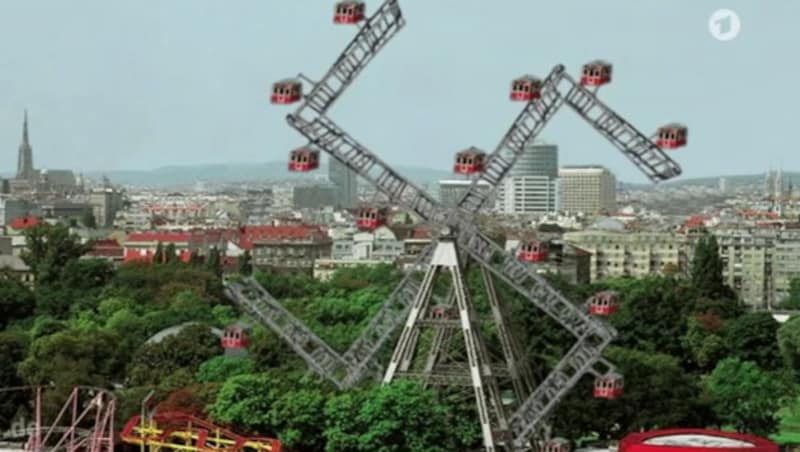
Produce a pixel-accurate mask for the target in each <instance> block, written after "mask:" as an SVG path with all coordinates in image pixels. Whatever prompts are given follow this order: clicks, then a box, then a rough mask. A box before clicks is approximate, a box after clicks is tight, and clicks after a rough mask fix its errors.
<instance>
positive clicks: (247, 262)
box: [239, 250, 253, 275]
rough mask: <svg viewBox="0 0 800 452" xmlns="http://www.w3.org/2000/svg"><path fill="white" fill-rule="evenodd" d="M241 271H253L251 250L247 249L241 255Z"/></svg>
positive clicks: (245, 272)
mask: <svg viewBox="0 0 800 452" xmlns="http://www.w3.org/2000/svg"><path fill="white" fill-rule="evenodd" d="M239 273H241V274H243V275H249V274H251V273H253V263H252V258H251V257H250V250H245V251H244V254H242V255H241V256H240V257H239Z"/></svg>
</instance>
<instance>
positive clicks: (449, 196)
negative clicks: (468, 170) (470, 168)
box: [439, 179, 494, 208]
mask: <svg viewBox="0 0 800 452" xmlns="http://www.w3.org/2000/svg"><path fill="white" fill-rule="evenodd" d="M471 186H472V180H471V179H447V180H440V181H439V201H441V203H442V204H443V205H445V206H447V207H454V206H456V205H458V202H459V201H461V198H463V197H464V195H465V194H466V193H467V190H469V187H471ZM478 186H479V187H480V190H484V191H489V190H490V189H491V185H489V183H488V182H486V181H478ZM487 207H489V208H492V207H494V206H493V202H491V201H490V202H489V203H487Z"/></svg>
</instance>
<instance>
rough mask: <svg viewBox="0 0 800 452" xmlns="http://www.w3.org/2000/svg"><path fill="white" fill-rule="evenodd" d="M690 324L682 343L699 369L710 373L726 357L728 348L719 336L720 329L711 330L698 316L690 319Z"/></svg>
mask: <svg viewBox="0 0 800 452" xmlns="http://www.w3.org/2000/svg"><path fill="white" fill-rule="evenodd" d="M688 324H689V326H688V328H687V331H686V334H685V335H684V336H683V337H682V338H681V343H682V344H683V346H684V348H685V349H686V350H687V351H688V352H689V356H690V357H691V360H692V362H693V363H694V365H695V366H696V368H697V369H699V370H703V371H710V370H711V369H713V368H714V366H716V365H717V362H718V361H719V360H720V359H722V358H724V357H725V354H726V353H727V351H728V346H727V344H726V343H725V340H724V339H723V338H722V336H720V334H718V332H719V331H720V329H716V330H714V329H709V328H708V326H707V325H704V324H703V321H702V320H701V319H698V316H691V317H689V320H688ZM720 328H721V326H720Z"/></svg>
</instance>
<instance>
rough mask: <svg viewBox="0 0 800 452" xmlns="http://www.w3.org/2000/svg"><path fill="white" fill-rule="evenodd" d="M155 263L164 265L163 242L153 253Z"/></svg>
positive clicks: (159, 243)
mask: <svg viewBox="0 0 800 452" xmlns="http://www.w3.org/2000/svg"><path fill="white" fill-rule="evenodd" d="M153 263H154V264H162V263H164V245H163V244H162V243H161V242H158V244H157V245H156V251H155V253H153Z"/></svg>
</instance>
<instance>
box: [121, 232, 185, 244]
mask: <svg viewBox="0 0 800 452" xmlns="http://www.w3.org/2000/svg"><path fill="white" fill-rule="evenodd" d="M191 238H192V234H191V233H189V232H133V233H131V234H128V237H127V238H126V239H125V243H129V242H139V243H141V242H152V243H158V242H161V243H189V240H191Z"/></svg>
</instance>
